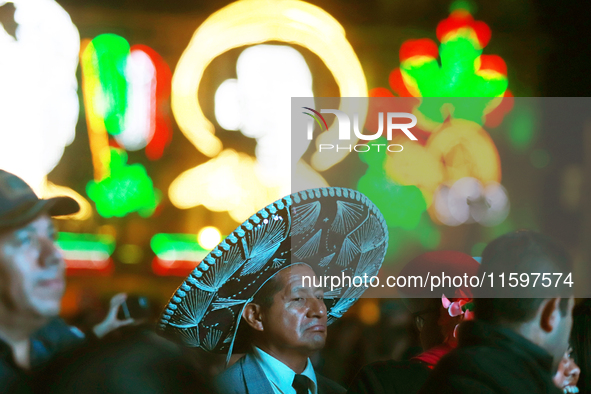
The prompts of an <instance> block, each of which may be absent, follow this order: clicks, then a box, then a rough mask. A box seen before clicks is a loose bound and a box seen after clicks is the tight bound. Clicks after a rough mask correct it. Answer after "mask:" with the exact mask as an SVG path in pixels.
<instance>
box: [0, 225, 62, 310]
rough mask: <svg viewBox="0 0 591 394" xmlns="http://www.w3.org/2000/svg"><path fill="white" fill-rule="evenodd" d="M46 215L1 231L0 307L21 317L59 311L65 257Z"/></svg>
mask: <svg viewBox="0 0 591 394" xmlns="http://www.w3.org/2000/svg"><path fill="white" fill-rule="evenodd" d="M55 236H56V231H55V228H54V226H53V223H52V222H51V219H50V218H49V217H48V216H47V215H42V216H39V217H38V218H37V219H35V220H34V221H32V222H31V223H29V224H27V225H26V226H23V227H20V228H18V229H16V230H13V231H10V232H7V233H4V234H2V235H0V297H1V298H0V311H5V312H9V313H11V314H13V316H15V317H16V316H19V317H21V318H32V319H36V318H40V317H41V318H49V317H53V316H56V315H57V314H59V311H60V304H61V299H62V296H63V294H64V289H65V278H64V268H65V264H64V260H63V258H62V256H61V253H60V251H59V250H58V248H57V246H56V244H55Z"/></svg>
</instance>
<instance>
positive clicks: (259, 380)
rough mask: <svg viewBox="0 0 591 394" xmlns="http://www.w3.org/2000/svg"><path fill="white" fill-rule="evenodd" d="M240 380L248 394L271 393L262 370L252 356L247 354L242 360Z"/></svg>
mask: <svg viewBox="0 0 591 394" xmlns="http://www.w3.org/2000/svg"><path fill="white" fill-rule="evenodd" d="M241 361H242V363H241V367H242V379H243V381H244V386H245V387H246V392H247V393H248V394H258V393H273V388H272V387H271V383H269V379H267V376H266V375H265V373H264V372H263V369H262V368H261V366H260V365H259V363H257V361H256V360H255V358H254V357H253V356H252V354H250V353H247V354H246V356H244V357H243V358H242V360H241Z"/></svg>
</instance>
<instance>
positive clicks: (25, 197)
mask: <svg viewBox="0 0 591 394" xmlns="http://www.w3.org/2000/svg"><path fill="white" fill-rule="evenodd" d="M79 210H80V205H78V203H77V202H76V200H74V199H73V198H70V197H54V198H49V199H40V198H39V197H37V195H36V194H35V192H34V191H33V189H31V187H30V186H29V185H27V183H26V182H25V181H23V180H22V179H21V178H19V177H18V176H16V175H14V174H11V173H10V172H7V171H4V170H0V231H3V230H7V229H11V228H15V227H20V226H23V225H25V224H27V223H28V222H30V221H31V220H33V219H35V218H36V217H37V216H38V215H40V214H41V213H43V212H47V213H48V214H49V215H50V216H63V215H70V214H73V213H76V212H78V211H79Z"/></svg>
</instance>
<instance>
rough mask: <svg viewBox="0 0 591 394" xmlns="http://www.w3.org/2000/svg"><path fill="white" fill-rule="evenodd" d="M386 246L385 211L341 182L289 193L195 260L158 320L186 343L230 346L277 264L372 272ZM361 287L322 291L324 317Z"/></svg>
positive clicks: (223, 349)
mask: <svg viewBox="0 0 591 394" xmlns="http://www.w3.org/2000/svg"><path fill="white" fill-rule="evenodd" d="M387 247H388V229H387V226H386V222H385V220H384V217H383V216H382V214H381V213H380V211H379V210H378V208H377V207H376V206H375V205H374V204H373V203H372V202H371V201H370V200H369V199H368V198H367V197H366V196H364V195H363V194H362V193H359V192H358V191H354V190H350V189H345V188H338V187H327V188H318V189H310V190H305V191H302V192H298V193H294V194H292V195H290V196H287V197H284V198H282V199H280V200H278V201H276V202H274V203H273V204H271V205H268V206H267V207H265V208H264V209H262V210H260V211H259V212H258V213H256V214H255V215H253V216H252V217H250V218H249V219H248V220H247V221H245V222H244V223H242V225H240V226H239V227H238V228H237V229H236V230H234V232H232V234H230V235H229V236H228V237H226V239H225V240H224V241H222V242H221V243H220V244H219V245H218V246H217V247H216V248H215V249H214V250H213V251H212V252H211V253H210V254H209V255H208V256H207V257H206V258H205V259H204V260H203V261H202V262H201V264H200V265H199V266H198V267H197V268H195V270H194V271H193V272H192V273H191V275H189V277H187V279H185V281H184V282H183V283H182V284H181V286H180V287H179V288H178V290H177V291H176V293H175V294H174V295H173V297H172V298H171V300H170V301H169V303H168V305H167V306H166V308H165V311H164V313H163V314H162V316H161V319H160V328H161V329H162V330H163V331H164V334H165V335H169V336H174V337H176V338H178V339H180V340H181V342H183V343H184V344H185V345H187V346H192V347H200V348H202V349H204V350H206V351H209V352H215V353H231V351H232V347H233V344H234V340H235V337H236V331H237V329H238V325H239V324H240V317H241V315H242V311H243V309H244V307H245V306H246V304H248V303H249V302H251V301H252V299H253V296H254V295H255V294H256V293H257V291H258V290H259V289H260V288H261V287H262V286H263V285H264V284H265V282H266V281H267V280H269V279H270V278H271V277H273V275H275V274H276V273H277V272H279V271H280V270H282V269H284V268H286V267H289V266H290V265H294V264H298V263H305V264H308V265H309V266H310V267H312V268H313V269H314V271H315V273H316V275H317V276H320V277H324V276H332V275H338V276H339V277H341V276H342V275H346V276H350V277H353V276H363V275H364V274H367V275H368V276H373V275H376V274H377V273H378V271H379V269H380V267H381V266H382V262H383V260H384V256H385V254H386V250H387ZM364 290H365V287H364V286H359V287H354V286H351V287H339V288H336V289H334V290H333V291H331V292H327V293H325V303H326V305H327V316H328V324H330V323H332V322H333V321H335V320H336V319H338V318H339V317H341V316H342V315H343V313H345V312H346V311H347V310H348V309H349V307H350V306H351V305H353V303H355V301H357V299H358V298H359V297H360V296H361V295H362V293H363V292H364Z"/></svg>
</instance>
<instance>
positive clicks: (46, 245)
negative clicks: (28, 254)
mask: <svg viewBox="0 0 591 394" xmlns="http://www.w3.org/2000/svg"><path fill="white" fill-rule="evenodd" d="M39 242H40V244H41V253H40V255H39V263H40V264H41V265H42V266H44V267H52V266H56V265H63V264H64V258H63V257H62V252H61V251H60V250H59V248H58V247H57V245H56V244H55V242H54V241H53V239H51V238H48V237H41V238H40V240H39Z"/></svg>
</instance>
